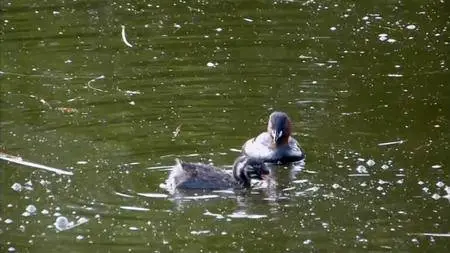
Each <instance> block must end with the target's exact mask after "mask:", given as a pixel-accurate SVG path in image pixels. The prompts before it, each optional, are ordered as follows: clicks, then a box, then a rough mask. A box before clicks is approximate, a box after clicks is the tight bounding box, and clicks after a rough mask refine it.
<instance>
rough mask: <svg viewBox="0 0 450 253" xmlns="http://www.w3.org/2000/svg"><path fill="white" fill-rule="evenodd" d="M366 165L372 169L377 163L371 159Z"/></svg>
mask: <svg viewBox="0 0 450 253" xmlns="http://www.w3.org/2000/svg"><path fill="white" fill-rule="evenodd" d="M366 164H367V166H369V167H372V166H374V165H375V161H374V160H372V159H369V160H367V162H366Z"/></svg>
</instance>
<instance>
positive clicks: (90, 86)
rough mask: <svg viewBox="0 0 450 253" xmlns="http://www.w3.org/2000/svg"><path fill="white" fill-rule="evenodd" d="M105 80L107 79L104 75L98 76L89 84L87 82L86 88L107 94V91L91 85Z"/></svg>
mask: <svg viewBox="0 0 450 253" xmlns="http://www.w3.org/2000/svg"><path fill="white" fill-rule="evenodd" d="M104 78H105V76H104V75H101V76H97V77H96V78H94V79H91V80H89V82H87V85H86V86H87V87H88V88H91V89H93V90H96V91H100V92H107V91H105V90H101V89H98V88H95V87H93V86H92V85H91V83H92V82H95V81H96V80H100V79H104Z"/></svg>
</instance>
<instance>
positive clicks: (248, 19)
mask: <svg viewBox="0 0 450 253" xmlns="http://www.w3.org/2000/svg"><path fill="white" fill-rule="evenodd" d="M244 21H247V22H250V23H251V22H253V19H250V18H244Z"/></svg>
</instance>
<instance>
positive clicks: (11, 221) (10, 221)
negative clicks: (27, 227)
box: [4, 219, 13, 224]
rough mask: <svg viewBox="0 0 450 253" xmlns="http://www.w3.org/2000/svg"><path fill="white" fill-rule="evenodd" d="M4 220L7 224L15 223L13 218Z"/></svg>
mask: <svg viewBox="0 0 450 253" xmlns="http://www.w3.org/2000/svg"><path fill="white" fill-rule="evenodd" d="M4 222H5V223H6V224H11V223H13V220H11V219H6V220H5V221H4Z"/></svg>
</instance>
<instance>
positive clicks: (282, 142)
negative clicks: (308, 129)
mask: <svg viewBox="0 0 450 253" xmlns="http://www.w3.org/2000/svg"><path fill="white" fill-rule="evenodd" d="M291 134H292V121H291V119H290V118H289V116H288V115H287V114H286V113H284V112H277V111H275V112H272V113H271V114H270V116H269V120H268V122H267V131H266V132H263V133H261V134H259V135H258V136H257V137H254V138H251V139H249V140H247V141H246V142H245V143H244V145H243V146H242V150H241V154H242V155H245V156H248V157H251V158H255V159H259V160H262V161H264V162H267V163H278V164H286V163H293V162H296V161H300V160H303V159H305V153H304V152H303V150H302V148H301V147H300V144H299V143H298V141H297V140H296V139H294V138H293V137H292V136H291Z"/></svg>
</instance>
